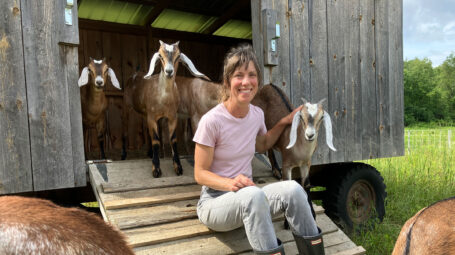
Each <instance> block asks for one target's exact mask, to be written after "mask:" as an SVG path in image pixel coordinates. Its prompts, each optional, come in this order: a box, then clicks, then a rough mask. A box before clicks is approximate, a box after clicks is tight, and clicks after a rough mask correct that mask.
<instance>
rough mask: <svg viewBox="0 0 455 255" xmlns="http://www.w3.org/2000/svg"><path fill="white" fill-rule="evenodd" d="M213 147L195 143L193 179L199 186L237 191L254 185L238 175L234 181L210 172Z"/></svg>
mask: <svg viewBox="0 0 455 255" xmlns="http://www.w3.org/2000/svg"><path fill="white" fill-rule="evenodd" d="M214 151H215V149H214V148H213V147H209V146H205V145H202V144H199V143H196V148H195V151H194V179H195V180H196V182H197V183H198V184H200V185H205V186H207V187H210V188H212V189H216V190H222V191H237V190H239V189H241V188H243V187H246V186H252V185H255V184H254V183H253V181H252V180H250V179H249V178H248V177H246V176H244V175H242V174H240V175H238V176H236V177H235V178H234V179H231V178H226V177H221V176H219V175H217V174H215V173H213V172H211V171H210V170H209V169H210V166H211V165H212V161H213V153H214Z"/></svg>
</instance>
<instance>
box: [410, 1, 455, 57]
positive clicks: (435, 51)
mask: <svg viewBox="0 0 455 255" xmlns="http://www.w3.org/2000/svg"><path fill="white" fill-rule="evenodd" d="M450 53H454V54H455V0H403V55H404V59H405V60H411V59H414V58H419V59H423V58H425V57H426V58H428V59H430V60H431V62H432V63H433V66H438V65H440V64H442V62H444V60H445V59H446V57H447V56H448V55H449V54H450Z"/></svg>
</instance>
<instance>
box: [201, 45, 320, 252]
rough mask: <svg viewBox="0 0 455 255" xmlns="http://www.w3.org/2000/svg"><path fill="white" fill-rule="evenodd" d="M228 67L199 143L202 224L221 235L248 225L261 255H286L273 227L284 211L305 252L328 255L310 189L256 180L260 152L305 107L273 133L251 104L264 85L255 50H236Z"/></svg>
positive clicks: (203, 123)
mask: <svg viewBox="0 0 455 255" xmlns="http://www.w3.org/2000/svg"><path fill="white" fill-rule="evenodd" d="M224 63H225V65H224V75H223V89H222V102H221V103H220V104H218V105H217V106H215V107H214V108H213V109H212V110H210V111H209V112H208V113H206V114H205V115H204V116H203V117H202V119H201V121H200V123H199V126H198V128H197V130H196V134H195V135H194V139H193V140H194V141H195V142H196V149H195V154H194V159H195V160H194V161H195V162H194V177H195V179H196V181H197V182H198V183H199V184H201V185H203V187H202V192H201V198H200V200H199V203H198V207H197V214H198V217H199V220H200V221H201V222H202V223H204V224H205V225H207V226H208V227H209V228H211V229H213V230H215V231H230V230H233V229H236V228H238V227H241V226H242V225H243V226H245V231H246V234H247V237H248V241H249V242H250V244H251V246H252V248H253V250H254V252H255V253H256V254H284V248H283V245H282V243H281V241H280V240H278V239H277V237H276V234H275V230H274V227H273V224H272V217H273V216H277V215H278V214H280V213H283V212H284V213H285V215H286V218H287V220H288V221H289V224H290V226H291V229H292V230H293V234H294V238H295V240H296V243H297V247H298V250H299V253H300V254H324V245H323V243H322V236H321V231H320V229H319V228H318V227H317V225H316V222H315V220H314V218H313V217H312V215H311V209H310V206H309V204H308V202H307V194H306V192H305V191H304V189H303V188H302V187H301V186H300V185H299V184H297V183H296V182H294V181H283V182H278V183H273V184H269V185H266V186H264V187H263V188H258V187H256V185H255V183H254V182H253V180H252V166H251V161H252V158H253V156H254V153H255V151H265V150H267V149H269V148H270V147H271V146H272V145H273V144H274V143H275V142H276V141H277V139H278V137H279V136H280V135H281V133H282V132H283V130H284V128H285V127H286V126H287V125H289V124H291V123H292V118H293V116H294V115H295V113H296V112H297V111H298V110H300V109H301V108H300V107H298V108H297V109H296V110H295V111H293V112H292V113H290V114H289V115H287V116H285V117H283V118H282V119H281V120H280V121H278V123H277V124H276V125H275V126H274V127H272V128H271V129H270V130H269V131H267V129H266V127H265V122H264V112H263V111H262V110H261V108H259V107H257V106H254V105H251V104H250V103H251V101H252V100H253V98H254V96H255V95H256V93H257V91H258V87H259V86H261V85H262V81H261V79H260V77H261V75H259V74H258V72H259V70H260V69H259V68H258V61H257V59H256V56H255V54H254V52H253V49H252V47H251V46H250V45H241V46H239V47H237V48H233V49H231V51H230V52H229V53H228V54H227V56H226V59H225V61H224Z"/></svg>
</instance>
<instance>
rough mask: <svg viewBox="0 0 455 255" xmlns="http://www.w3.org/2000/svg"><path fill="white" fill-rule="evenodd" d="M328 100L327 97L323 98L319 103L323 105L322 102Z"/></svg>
mask: <svg viewBox="0 0 455 255" xmlns="http://www.w3.org/2000/svg"><path fill="white" fill-rule="evenodd" d="M326 100H327V98H323V99H321V100H320V101H319V102H318V105H322V103H324V102H325V101H326Z"/></svg>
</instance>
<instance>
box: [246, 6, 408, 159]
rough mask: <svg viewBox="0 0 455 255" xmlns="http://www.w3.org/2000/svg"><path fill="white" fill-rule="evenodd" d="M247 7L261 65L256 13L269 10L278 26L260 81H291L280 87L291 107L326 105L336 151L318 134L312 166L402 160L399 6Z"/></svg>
mask: <svg viewBox="0 0 455 255" xmlns="http://www.w3.org/2000/svg"><path fill="white" fill-rule="evenodd" d="M251 8H252V26H253V45H254V47H255V49H256V53H257V54H258V57H259V59H260V60H261V59H262V58H263V54H264V53H263V52H264V49H263V43H262V39H263V38H262V34H261V33H262V31H261V28H262V27H263V26H262V24H261V21H262V19H261V14H262V10H264V9H273V10H276V11H277V13H278V20H279V22H280V24H281V27H282V29H281V38H279V39H278V51H279V57H280V61H279V65H278V66H276V67H268V66H266V67H264V80H265V81H266V82H267V81H273V82H274V83H276V84H281V83H279V81H290V84H289V83H287V82H286V86H285V87H282V88H283V89H284V91H285V92H286V93H287V95H288V96H289V97H290V98H291V99H292V102H293V104H294V105H298V104H300V103H301V101H300V98H301V97H304V98H306V99H308V100H310V101H312V102H318V101H319V100H321V99H323V98H326V99H327V102H325V103H324V106H325V107H326V109H327V112H328V113H329V114H330V115H331V117H332V123H333V134H334V145H335V147H336V148H337V150H338V151H337V152H332V151H329V149H328V147H327V146H326V144H325V131H324V129H323V128H321V132H320V133H319V146H318V148H317V150H316V152H315V155H314V156H313V163H314V164H324V163H334V162H346V161H354V160H361V159H368V158H378V157H391V156H400V155H404V147H403V146H404V137H403V132H404V125H403V124H404V123H403V115H404V112H403V111H404V105H403V71H402V68H403V46H402V11H403V10H402V0H393V1H386V0H368V1H359V0H355V1H347V0H336V1H335V0H326V1H308V0H288V1H284V2H283V1H280V2H279V3H278V2H277V1H274V0H262V1H251ZM287 33H289V35H287ZM288 77H290V78H288Z"/></svg>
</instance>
